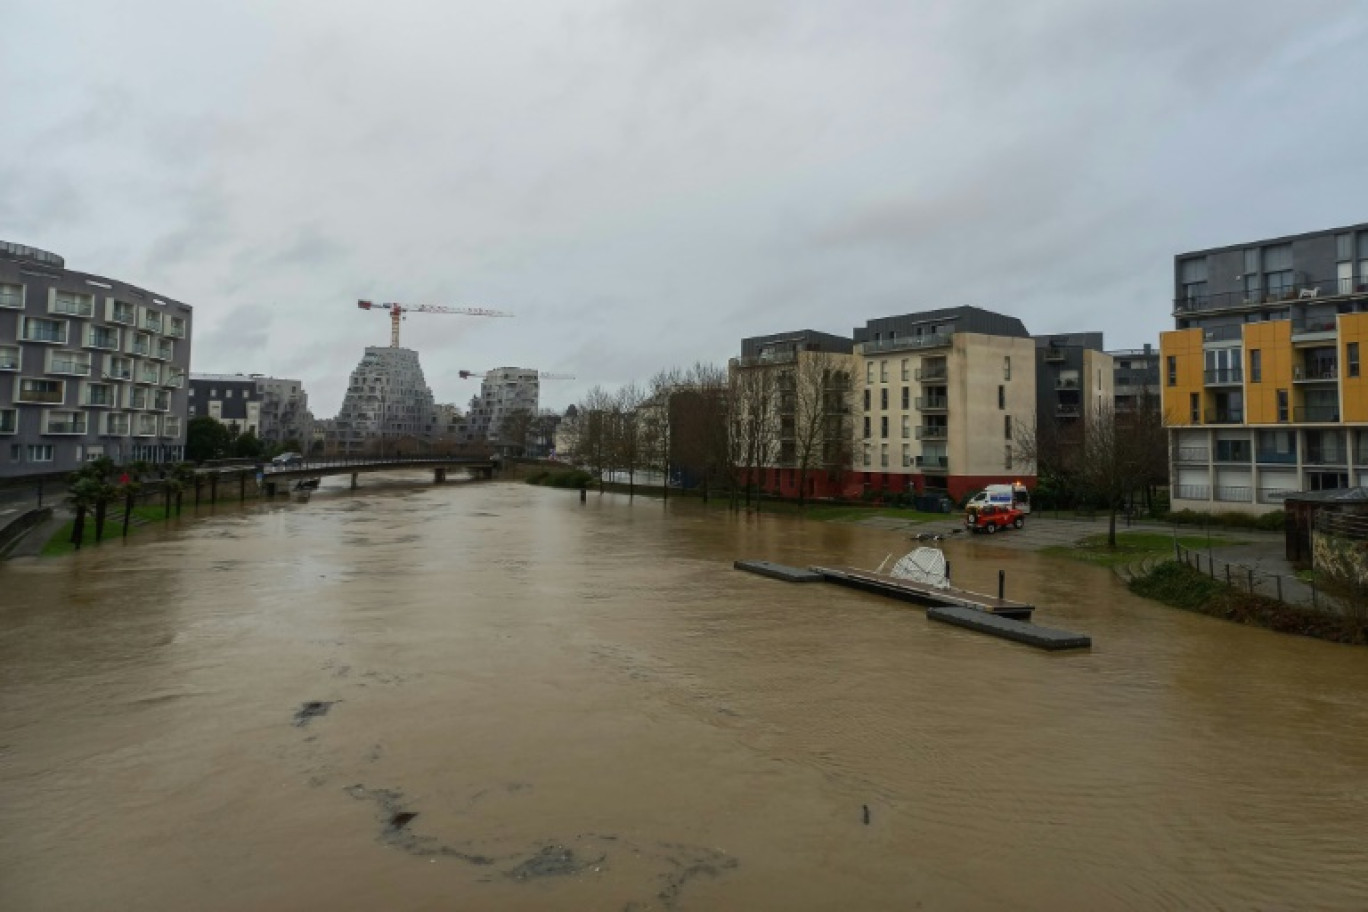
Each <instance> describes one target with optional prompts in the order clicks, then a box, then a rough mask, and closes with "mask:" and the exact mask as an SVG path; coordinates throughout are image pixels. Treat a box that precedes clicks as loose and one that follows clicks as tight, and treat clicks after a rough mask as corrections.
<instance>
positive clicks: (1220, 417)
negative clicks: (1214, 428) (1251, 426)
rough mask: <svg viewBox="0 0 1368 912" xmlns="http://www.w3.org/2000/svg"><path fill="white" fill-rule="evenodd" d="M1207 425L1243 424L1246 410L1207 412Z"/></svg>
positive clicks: (1219, 409) (1227, 409)
mask: <svg viewBox="0 0 1368 912" xmlns="http://www.w3.org/2000/svg"><path fill="white" fill-rule="evenodd" d="M1206 423H1207V424H1243V423H1244V409H1242V408H1214V409H1207V410H1206Z"/></svg>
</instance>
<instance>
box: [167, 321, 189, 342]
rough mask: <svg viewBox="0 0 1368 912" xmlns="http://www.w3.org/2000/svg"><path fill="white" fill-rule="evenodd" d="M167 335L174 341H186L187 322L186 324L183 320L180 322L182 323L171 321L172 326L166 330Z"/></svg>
mask: <svg viewBox="0 0 1368 912" xmlns="http://www.w3.org/2000/svg"><path fill="white" fill-rule="evenodd" d="M166 334H167V335H168V336H170V337H171V338H173V339H184V338H185V322H184V321H183V320H182V321H180V322H177V321H176V320H172V321H171V325H170V326H168V327H167V328H166Z"/></svg>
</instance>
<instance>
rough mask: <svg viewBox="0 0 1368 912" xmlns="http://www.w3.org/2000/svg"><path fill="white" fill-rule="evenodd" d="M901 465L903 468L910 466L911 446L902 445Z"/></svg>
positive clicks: (908, 444)
mask: <svg viewBox="0 0 1368 912" xmlns="http://www.w3.org/2000/svg"><path fill="white" fill-rule="evenodd" d="M902 464H903V466H904V467H906V466H910V465H911V464H912V445H911V444H910V443H904V444H903V447H902Z"/></svg>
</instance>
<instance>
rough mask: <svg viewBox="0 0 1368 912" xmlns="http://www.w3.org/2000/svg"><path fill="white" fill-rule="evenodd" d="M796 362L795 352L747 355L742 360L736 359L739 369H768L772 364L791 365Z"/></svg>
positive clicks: (796, 354) (796, 355)
mask: <svg viewBox="0 0 1368 912" xmlns="http://www.w3.org/2000/svg"><path fill="white" fill-rule="evenodd" d="M797 360H798V353H797V352H791V351H781V352H765V353H764V354H760V355H747V356H746V357H744V358H737V359H736V363H737V365H739V366H740V367H769V366H770V365H773V364H792V363H793V362H795V361H797Z"/></svg>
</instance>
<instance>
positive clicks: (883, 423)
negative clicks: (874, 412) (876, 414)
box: [879, 415, 888, 439]
mask: <svg viewBox="0 0 1368 912" xmlns="http://www.w3.org/2000/svg"><path fill="white" fill-rule="evenodd" d="M879 436H880V437H883V438H884V439H887V438H888V416H887V415H885V416H884V417H882V418H880V419H879Z"/></svg>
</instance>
